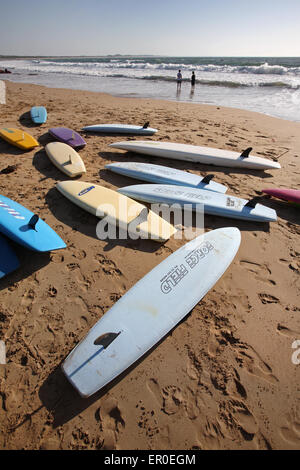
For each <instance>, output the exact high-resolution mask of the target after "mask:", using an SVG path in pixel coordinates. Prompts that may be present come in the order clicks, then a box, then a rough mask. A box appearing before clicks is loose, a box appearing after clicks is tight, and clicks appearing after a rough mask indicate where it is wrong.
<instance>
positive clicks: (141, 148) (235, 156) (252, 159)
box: [110, 140, 280, 170]
mask: <svg viewBox="0 0 300 470" xmlns="http://www.w3.org/2000/svg"><path fill="white" fill-rule="evenodd" d="M110 147H113V148H117V149H121V150H127V151H129V152H136V153H140V154H144V155H151V156H153V157H162V158H170V159H175V160H185V161H189V162H199V163H204V164H207V165H218V166H226V167H233V168H238V167H239V168H250V169H254V170H269V169H275V168H280V164H279V163H278V162H274V161H272V160H267V159H266V158H261V157H257V156H252V155H250V152H251V150H252V148H251V147H249V148H248V149H246V150H244V151H243V152H242V153H238V152H233V151H231V150H220V149H215V148H211V147H200V146H197V145H187V144H177V143H174V142H160V141H148V140H145V141H143V140H136V141H134V140H131V141H124V142H115V143H113V144H110Z"/></svg>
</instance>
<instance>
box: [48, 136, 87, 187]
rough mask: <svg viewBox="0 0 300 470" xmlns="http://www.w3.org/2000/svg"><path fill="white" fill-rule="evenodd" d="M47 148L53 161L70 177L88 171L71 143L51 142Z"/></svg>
mask: <svg viewBox="0 0 300 470" xmlns="http://www.w3.org/2000/svg"><path fill="white" fill-rule="evenodd" d="M45 150H46V153H47V155H48V157H49V159H50V160H51V162H52V163H53V164H54V165H55V166H56V167H57V168H58V169H59V170H60V171H62V172H63V173H65V174H66V175H68V176H70V178H75V177H76V176H79V175H82V173H86V169H85V166H84V163H83V161H82V158H81V156H80V155H79V153H77V152H76V150H74V149H73V148H72V147H70V145H67V144H64V143H62V142H50V144H47V145H46V147H45Z"/></svg>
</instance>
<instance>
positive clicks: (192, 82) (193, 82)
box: [191, 72, 196, 86]
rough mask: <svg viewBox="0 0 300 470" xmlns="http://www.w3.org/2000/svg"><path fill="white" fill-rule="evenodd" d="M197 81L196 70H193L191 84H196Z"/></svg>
mask: <svg viewBox="0 0 300 470" xmlns="http://www.w3.org/2000/svg"><path fill="white" fill-rule="evenodd" d="M195 83H196V75H195V72H192V76H191V85H192V86H195Z"/></svg>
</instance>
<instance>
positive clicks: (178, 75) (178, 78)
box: [177, 70, 182, 90]
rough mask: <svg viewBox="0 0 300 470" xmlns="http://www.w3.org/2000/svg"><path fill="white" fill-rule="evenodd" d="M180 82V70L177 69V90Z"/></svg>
mask: <svg viewBox="0 0 300 470" xmlns="http://www.w3.org/2000/svg"><path fill="white" fill-rule="evenodd" d="M181 82H182V74H181V70H178V74H177V90H178V89H180V88H181Z"/></svg>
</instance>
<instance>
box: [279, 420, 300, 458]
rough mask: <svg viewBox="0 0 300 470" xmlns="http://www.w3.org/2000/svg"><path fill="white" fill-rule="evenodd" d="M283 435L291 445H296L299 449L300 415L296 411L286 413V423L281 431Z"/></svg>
mask: <svg viewBox="0 0 300 470" xmlns="http://www.w3.org/2000/svg"><path fill="white" fill-rule="evenodd" d="M279 433H280V435H281V437H282V438H283V439H284V440H285V441H287V442H288V443H289V444H290V445H293V446H294V445H296V447H297V449H299V445H300V417H299V416H297V415H296V413H294V414H293V415H291V414H288V415H286V425H285V426H282V427H281V428H280V431H279Z"/></svg>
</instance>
